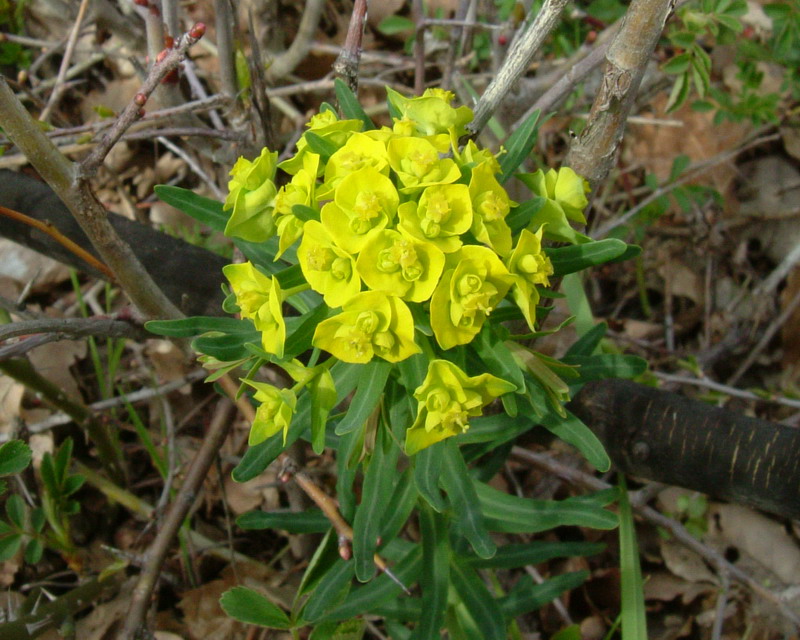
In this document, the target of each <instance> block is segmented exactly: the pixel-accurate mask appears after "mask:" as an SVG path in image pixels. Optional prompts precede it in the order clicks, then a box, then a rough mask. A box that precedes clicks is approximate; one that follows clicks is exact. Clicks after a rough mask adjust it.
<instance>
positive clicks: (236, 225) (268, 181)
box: [223, 148, 278, 242]
mask: <svg viewBox="0 0 800 640" xmlns="http://www.w3.org/2000/svg"><path fill="white" fill-rule="evenodd" d="M277 159H278V154H277V152H270V151H269V149H266V148H264V149H262V150H261V155H260V156H259V157H258V158H256V159H255V160H253V161H252V162H251V161H250V160H246V159H245V158H239V159H238V160H237V161H236V164H235V165H233V169H231V172H230V176H231V179H230V181H229V182H228V197H227V198H225V204H224V205H223V210H226V211H227V210H230V209H232V210H233V211H232V213H231V217H230V218H228V223H227V224H226V225H225V235H226V236H235V237H237V238H242V239H244V240H248V241H249V242H264V241H265V240H269V239H270V238H271V237H272V236H273V235H274V234H275V224H274V222H273V220H272V209H273V207H274V206H275V195H276V193H277V190H276V189H275V183H274V182H273V178H274V177H275V162H276V161H277Z"/></svg>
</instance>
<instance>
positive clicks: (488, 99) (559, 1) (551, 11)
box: [467, 0, 567, 138]
mask: <svg viewBox="0 0 800 640" xmlns="http://www.w3.org/2000/svg"><path fill="white" fill-rule="evenodd" d="M566 4H567V0H545V3H544V5H543V6H542V8H541V10H540V11H539V14H538V15H537V16H536V19H535V20H534V21H533V23H532V24H531V25H530V26H529V27H528V28H527V29H526V30H525V32H524V33H523V34H522V36H521V37H520V38H519V39H518V40H517V42H516V43H515V44H514V46H513V47H512V48H511V50H510V51H509V52H508V56H506V59H505V61H504V62H503V66H502V67H500V71H498V73H497V77H496V78H495V79H494V80H492V83H491V84H490V85H489V86H488V87H487V88H486V91H484V93H483V95H482V96H481V99H480V100H479V101H478V104H477V106H476V107H475V117H474V118H473V120H472V122H470V123H469V124H468V125H467V129H469V131H470V133H471V135H472V137H473V138H474V137H477V135H478V134H479V133H480V132H481V130H482V129H483V127H484V126H486V123H487V122H489V118H491V117H492V114H493V113H494V112H495V111H496V110H497V108H498V107H499V106H500V103H501V102H502V101H503V98H504V97H505V96H506V94H507V93H508V92H509V91H510V90H511V87H512V86H513V85H514V83H515V82H516V81H517V80H519V78H520V77H521V76H522V74H523V73H525V70H526V69H527V68H528V65H530V63H531V60H532V59H533V56H534V55H536V52H537V51H538V50H539V48H540V47H541V46H542V43H543V42H544V40H545V38H547V36H548V35H549V33H550V32H551V31H552V30H553V29H554V28H555V26H556V24H557V23H558V20H559V17H560V16H561V11H562V10H563V9H564V6H565V5H566Z"/></svg>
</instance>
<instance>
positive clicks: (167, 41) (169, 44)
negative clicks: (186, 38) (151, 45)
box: [164, 35, 175, 49]
mask: <svg viewBox="0 0 800 640" xmlns="http://www.w3.org/2000/svg"><path fill="white" fill-rule="evenodd" d="M164 48H165V49H174V48H175V38H173V37H172V36H169V35H167V36H164Z"/></svg>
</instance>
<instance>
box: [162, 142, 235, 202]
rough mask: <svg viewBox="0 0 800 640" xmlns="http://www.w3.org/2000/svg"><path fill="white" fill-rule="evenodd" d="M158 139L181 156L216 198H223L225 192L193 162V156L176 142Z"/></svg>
mask: <svg viewBox="0 0 800 640" xmlns="http://www.w3.org/2000/svg"><path fill="white" fill-rule="evenodd" d="M158 141H159V142H160V143H161V144H163V145H164V146H165V147H166V148H167V149H169V150H170V151H172V153H174V154H175V155H176V156H178V157H179V158H181V159H182V160H183V161H184V162H185V163H186V164H188V165H189V168H190V169H191V170H192V171H194V172H195V173H196V174H197V175H198V176H199V177H200V179H201V180H202V181H203V182H205V183H206V184H207V185H208V187H209V188H210V189H211V191H213V192H214V196H215V197H216V198H217V199H218V200H224V199H225V194H224V193H223V192H222V189H220V188H219V187H218V186H217V183H216V182H214V180H213V179H212V178H211V177H210V176H209V175H208V174H207V173H206V172H205V171H203V167H201V166H200V165H199V164H197V162H195V160H194V158H192V156H190V155H189V154H188V153H186V152H185V151H184V150H183V149H181V148H180V147H179V146H178V145H177V144H175V143H173V142H171V141H169V140H167V139H166V138H165V137H164V136H158Z"/></svg>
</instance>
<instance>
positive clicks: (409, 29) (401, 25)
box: [378, 14, 416, 36]
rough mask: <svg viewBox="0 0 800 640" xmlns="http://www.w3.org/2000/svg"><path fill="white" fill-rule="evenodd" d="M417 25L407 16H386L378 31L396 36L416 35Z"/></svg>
mask: <svg viewBox="0 0 800 640" xmlns="http://www.w3.org/2000/svg"><path fill="white" fill-rule="evenodd" d="M415 28H416V25H415V24H414V21H413V20H412V19H411V18H406V17H405V16H398V15H397V14H395V15H391V16H386V17H385V18H384V19H383V20H381V21H380V22H379V23H378V31H380V32H381V33H383V34H385V35H387V36H394V35H398V34H405V33H414V29H415Z"/></svg>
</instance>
